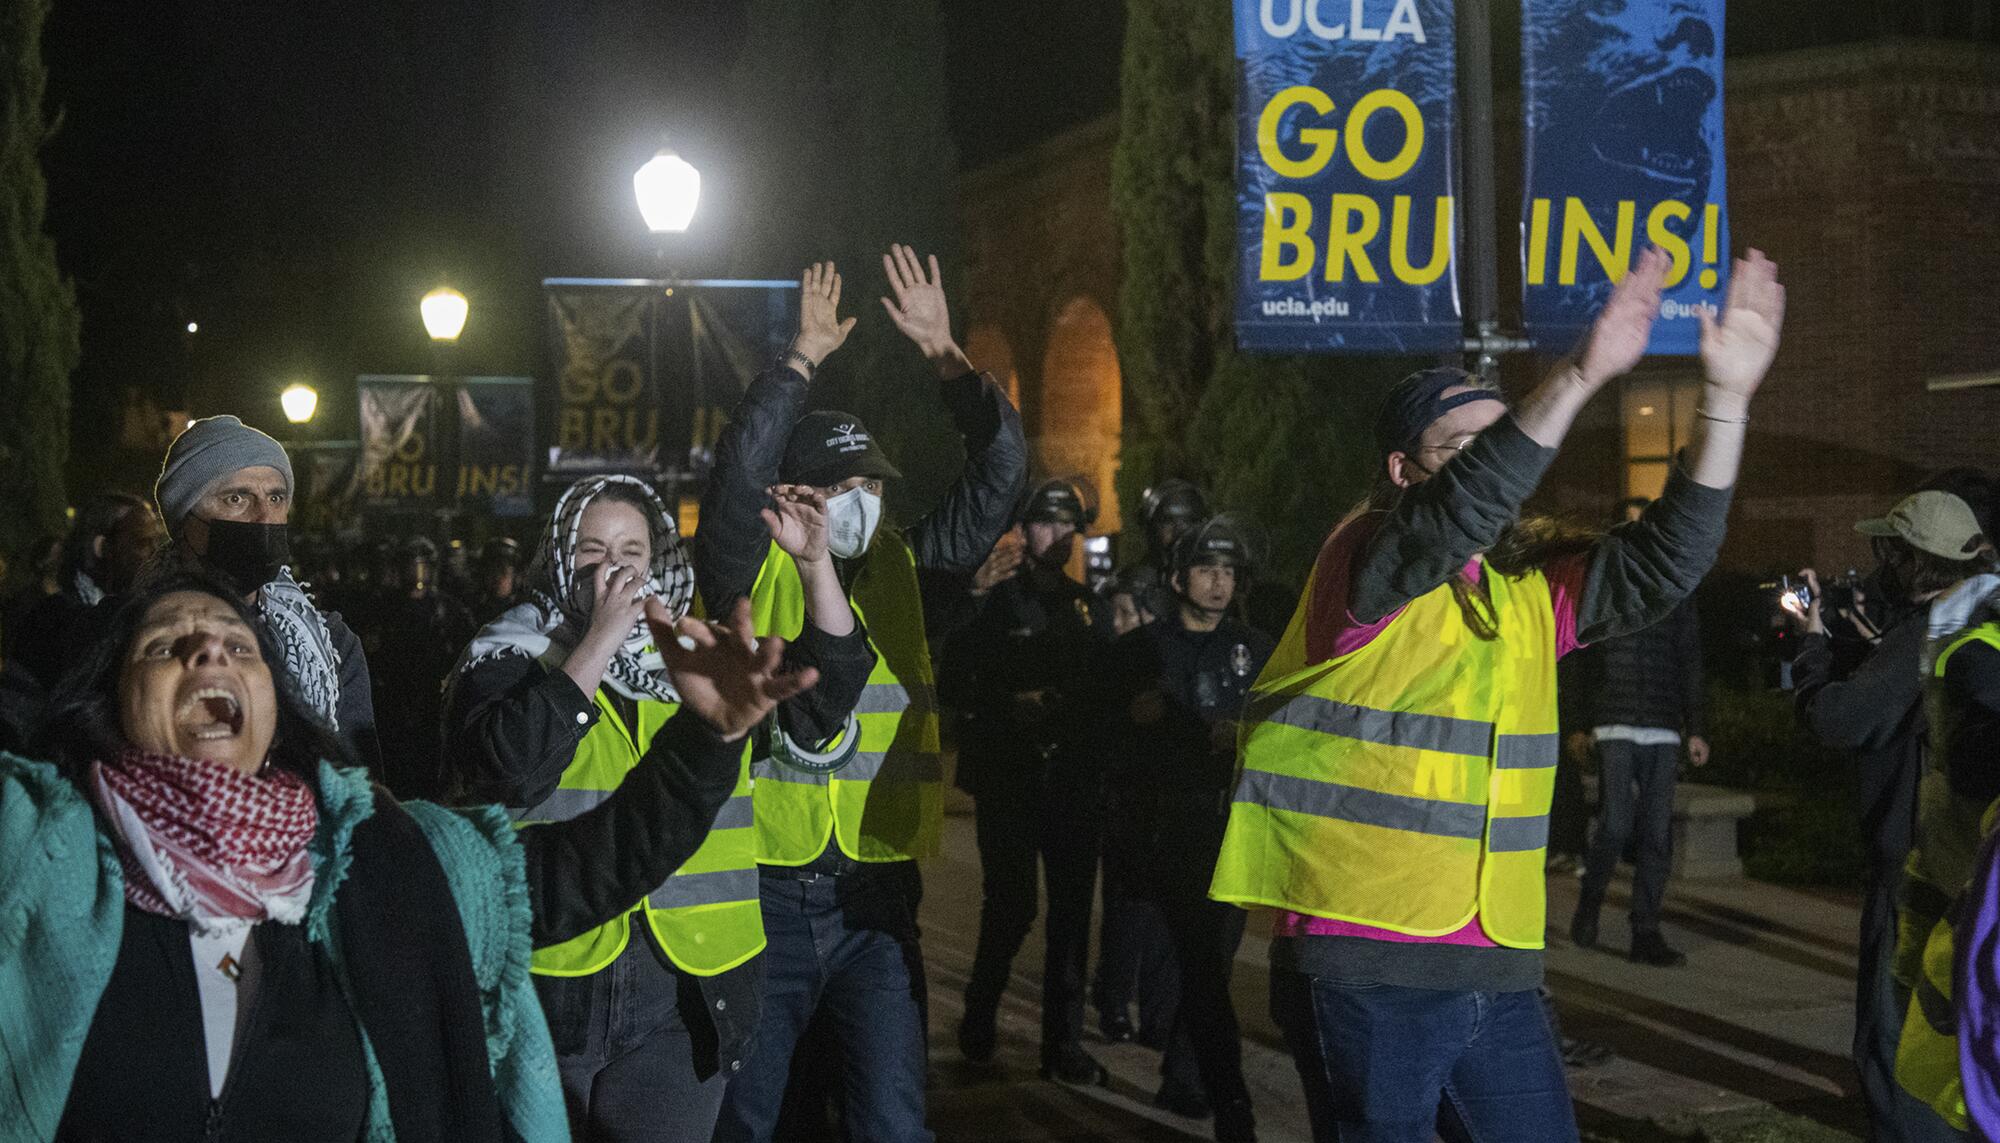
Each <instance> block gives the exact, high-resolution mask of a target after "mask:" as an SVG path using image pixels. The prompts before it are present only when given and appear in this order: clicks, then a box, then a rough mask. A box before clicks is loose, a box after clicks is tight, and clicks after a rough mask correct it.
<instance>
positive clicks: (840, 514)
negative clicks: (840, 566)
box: [826, 488, 882, 560]
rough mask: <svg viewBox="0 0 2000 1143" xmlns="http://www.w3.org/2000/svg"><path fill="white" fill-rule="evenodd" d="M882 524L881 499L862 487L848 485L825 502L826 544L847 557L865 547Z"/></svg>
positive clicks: (861, 551)
mask: <svg viewBox="0 0 2000 1143" xmlns="http://www.w3.org/2000/svg"><path fill="white" fill-rule="evenodd" d="M881 523H882V498H881V497H880V496H878V495H876V494H875V493H873V492H870V491H868V490H867V489H866V488H850V489H848V490H847V491H845V492H843V493H841V494H840V495H838V496H835V497H832V498H830V499H828V500H827V502H826V546H827V549H828V550H829V551H831V552H832V553H833V554H834V555H835V556H837V557H839V558H840V559H843V560H851V559H853V558H854V557H856V556H858V555H860V554H861V553H863V552H865V551H867V550H868V545H869V543H870V542H872V541H873V540H874V539H875V529H876V527H877V526H879V525H880V524H881Z"/></svg>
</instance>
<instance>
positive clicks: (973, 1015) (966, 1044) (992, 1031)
mask: <svg viewBox="0 0 2000 1143" xmlns="http://www.w3.org/2000/svg"><path fill="white" fill-rule="evenodd" d="M999 1046H1000V1029H999V1028H998V1027H996V1026H995V1023H994V1013H992V1012H990V1011H985V1010H974V1009H973V1008H972V1007H971V1006H970V1005H968V1006H967V1007H966V1009H965V1018H964V1019H963V1020H960V1021H959V1022H958V1050H959V1051H960V1052H961V1053H963V1054H964V1056H965V1058H966V1061H967V1062H968V1063H974V1064H979V1065H981V1066H984V1065H986V1064H990V1063H992V1062H993V1053H994V1051H995V1050H996V1049H997V1048H998V1047H999Z"/></svg>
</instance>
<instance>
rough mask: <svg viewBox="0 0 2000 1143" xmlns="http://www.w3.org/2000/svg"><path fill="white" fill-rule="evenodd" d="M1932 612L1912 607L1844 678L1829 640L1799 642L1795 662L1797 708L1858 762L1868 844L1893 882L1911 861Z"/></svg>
mask: <svg viewBox="0 0 2000 1143" xmlns="http://www.w3.org/2000/svg"><path fill="white" fill-rule="evenodd" d="M1929 622H1930V609H1929V608H1924V607H1918V608H1912V609H1910V610H1907V611H1905V612H1904V613H1903V615H1902V617H1901V618H1900V619H1898V620H1896V621H1895V622H1893V623H1891V624H1890V626H1889V629H1888V630H1887V631H1884V632H1883V633H1882V640H1881V642H1879V643H1877V644H1876V645H1875V649H1874V651H1872V652H1871V653H1870V654H1869V655H1868V657H1867V658H1865V659H1863V660H1862V661H1861V663H1860V664H1859V665H1858V666H1856V667H1855V668H1854V670H1853V672H1852V673H1850V674H1845V675H1843V674H1842V673H1840V672H1838V671H1837V669H1836V667H1835V663H1834V648H1833V644H1832V642H1831V641H1830V640H1828V639H1827V637H1826V636H1824V635H1807V636H1806V637H1805V638H1804V639H1802V640H1800V641H1799V651H1798V655H1797V656H1796V657H1795V658H1794V659H1793V660H1792V680H1793V686H1794V687H1795V688H1796V689H1795V691H1794V694H1793V700H1792V701H1793V705H1794V707H1795V709H1796V710H1797V712H1798V717H1799V721H1800V723H1802V724H1803V725H1804V726H1805V728H1806V729H1807V730H1808V731H1811V732H1812V735H1813V737H1814V738H1817V739H1818V740H1819V741H1820V742H1821V743H1822V744H1824V745H1826V746H1830V747H1833V748H1834V749H1836V750H1840V751H1843V752H1845V753H1847V754H1848V755H1850V756H1851V757H1852V758H1853V759H1854V764H1855V770H1856V785H1857V791H1856V793H1857V796H1858V798H1859V800H1860V809H1861V832H1862V837H1863V839H1864V840H1865V842H1866V844H1867V845H1868V847H1869V862H1870V864H1871V866H1872V867H1873V868H1874V869H1875V870H1876V871H1877V872H1878V874H1879V875H1887V876H1893V875H1895V873H1896V871H1898V870H1900V869H1901V868H1902V865H1903V860H1904V859H1905V858H1906V857H1908V856H1909V854H1910V846H1911V845H1912V844H1913V843H1914V841H1915V836H1916V820H1917V780H1918V779H1919V778H1921V777H1922V776H1923V768H1924V756H1925V755H1924V751H1925V749H1926V743H1925V739H1926V735H1927V731H1928V727H1929V719H1927V718H1926V717H1925V714H1924V702H1923V697H1924V681H1923V678H1922V676H1921V675H1919V674H1918V671H1917V668H1918V665H1919V663H1920V662H1921V661H1922V658H1923V649H1924V639H1925V634H1926V629H1927V627H1928V626H1929Z"/></svg>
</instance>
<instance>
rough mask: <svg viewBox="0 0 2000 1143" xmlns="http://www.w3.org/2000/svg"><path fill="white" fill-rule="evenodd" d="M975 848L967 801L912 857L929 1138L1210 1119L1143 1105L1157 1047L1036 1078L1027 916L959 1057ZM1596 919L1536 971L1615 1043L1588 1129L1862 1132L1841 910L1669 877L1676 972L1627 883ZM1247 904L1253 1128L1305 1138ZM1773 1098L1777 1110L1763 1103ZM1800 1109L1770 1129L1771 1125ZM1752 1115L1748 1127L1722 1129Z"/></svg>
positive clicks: (1762, 888)
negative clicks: (1666, 964) (1648, 944)
mask: <svg viewBox="0 0 2000 1143" xmlns="http://www.w3.org/2000/svg"><path fill="white" fill-rule="evenodd" d="M978 870H979V864H978V855H977V852H976V850H975V849H974V847H973V842H972V822H971V819H970V818H966V817H952V818H948V819H947V821H946V833H945V851H944V853H943V854H942V855H941V856H940V857H939V858H938V859H937V860H935V861H934V862H931V863H929V864H928V865H927V866H926V868H925V875H924V884H925V897H924V910H923V926H924V948H925V957H926V961H927V964H928V966H929V972H930V989H931V1043H932V1050H931V1065H932V1073H931V1083H932V1092H931V1109H932V1122H933V1126H934V1127H935V1129H936V1131H937V1135H938V1138H939V1139H940V1140H948V1141H957V1140H965V1141H968V1143H1002V1141H1007V1143H1012V1141H1017V1140H1019V1141H1026V1140H1086V1139H1092V1140H1099V1139H1101V1140H1135V1141H1136V1140H1148V1141H1151V1140H1183V1139H1191V1138H1192V1139H1202V1138H1207V1137H1208V1132H1207V1126H1206V1124H1202V1123H1196V1122H1193V1121H1190V1120H1185V1119H1179V1118H1176V1117H1174V1116H1171V1115H1167V1114H1165V1113H1163V1112H1158V1111H1155V1110H1154V1109H1153V1108H1152V1106H1151V1104H1150V1100H1151V1096H1152V1092H1153V1090H1154V1088H1155V1087H1156V1086H1157V1078H1156V1069H1157V1067H1158V1065H1159V1057H1158V1055H1157V1054H1156V1053H1153V1052H1149V1051H1147V1050H1145V1049H1142V1048H1139V1047H1136V1046H1133V1045H1129V1044H1126V1045H1118V1046H1111V1045H1107V1044H1103V1043H1093V1044H1091V1045H1090V1047H1091V1049H1092V1051H1093V1052H1095V1053H1096V1054H1097V1055H1098V1057H1099V1058H1100V1059H1102V1060H1103V1061H1104V1063H1105V1064H1106V1065H1107V1066H1108V1067H1109V1068H1110V1070H1111V1072H1112V1083H1111V1086H1110V1087H1109V1088H1104V1089H1092V1090H1077V1089H1071V1088H1065V1087H1062V1086H1060V1085H1057V1084H1054V1083H1049V1082H1046V1081H1043V1080H1041V1079H1040V1078H1038V1077H1037V1076H1036V1074H1035V1069H1036V1063H1037V1059H1038V1057H1037V1043H1038V1034H1039V1033H1038V1029H1039V1018H1040V1017H1039V1013H1040V1007H1039V1004H1040V974H1041V953H1040V949H1041V933H1040V929H1039V926H1038V927H1037V930H1036V932H1035V933H1034V934H1033V935H1031V936H1030V937H1029V940H1028V945H1027V947H1026V948H1024V949H1023V952H1022V956H1021V957H1020V959H1019V960H1018V961H1017V962H1016V964H1015V966H1014V979H1013V984H1012V986H1011V987H1010V989H1009V992H1008V996H1007V1001H1006V1004H1005V1006H1004V1008H1003V1010H1002V1013H1001V1049H1000V1059H999V1066H998V1067H997V1068H996V1069H993V1070H988V1071H981V1070H975V1069H971V1068H968V1067H967V1066H966V1065H965V1064H964V1063H963V1062H962V1061H961V1060H960V1059H959V1058H958V1053H957V1049H956V1047H955V1046H954V1044H955V1041H954V1029H955V1028H956V1026H957V1022H958V1018H959V1014H960V1012H961V1011H962V1008H961V1005H960V1002H959V993H960V990H961V989H962V988H963V987H964V984H965V973H966V970H967V968H968V967H969V966H970V964H971V962H972V950H973V944H974V940H975V937H976V934H977V931H978V915H979V876H978ZM1622 889H1623V887H1622V885H1621V886H1620V887H1619V888H1618V889H1617V890H1615V891H1614V897H1613V900H1612V903H1611V907H1610V908H1607V910H1606V912H1605V917H1604V932H1605V944H1606V946H1610V947H1615V949H1616V955H1612V954H1608V953H1606V952H1603V951H1591V952H1586V951H1583V950H1579V949H1576V948H1573V947H1571V946H1570V945H1569V943H1568V941H1567V940H1566V939H1564V938H1561V937H1559V936H1555V935H1552V936H1551V938H1550V950H1549V959H1548V965H1549V979H1550V982H1551V984H1552V985H1553V987H1554V988H1555V989H1556V993H1557V996H1558V1000H1559V1003H1560V1006H1561V1011H1562V1017H1563V1020H1564V1021H1565V1030H1567V1031H1569V1032H1570V1033H1571V1034H1572V1035H1582V1036H1586V1037H1588V1038H1591V1039H1594V1040H1598V1041H1601V1042H1603V1043H1605V1044H1608V1045H1610V1046H1611V1047H1613V1048H1615V1049H1616V1050H1617V1052H1618V1054H1619V1058H1618V1059H1617V1060H1616V1061H1614V1062H1612V1063H1610V1064H1607V1065H1604V1066H1602V1067H1599V1068H1594V1069H1590V1070H1587V1071H1581V1072H1576V1073H1573V1074H1572V1076H1571V1089H1572V1091H1573V1092H1574V1093H1575V1096H1576V1101H1577V1111H1578V1117H1579V1120H1580V1121H1581V1122H1582V1124H1583V1126H1584V1130H1585V1133H1586V1136H1588V1137H1591V1138H1595V1139H1601V1140H1618V1141H1629V1143H1640V1141H1653V1140H1663V1139H1667V1138H1675V1137H1679V1138H1686V1137H1688V1134H1689V1132H1690V1131H1691V1130H1693V1129H1694V1128H1696V1127H1703V1128H1705V1130H1706V1131H1707V1132H1708V1134H1707V1135H1705V1136H1703V1137H1707V1138H1714V1139H1718V1140H1719V1139H1724V1138H1731V1139H1733V1138H1746V1139H1747V1138H1752V1137H1754V1138H1758V1139H1792V1138H1813V1139H1836V1140H1837V1139H1844V1138H1852V1137H1858V1136H1859V1134H1860V1132H1861V1126H1860V1123H1861V1120H1860V1116H1861V1110H1860V1102H1859V1098H1858V1097H1857V1096H1856V1095H1855V1090H1856V1088H1855V1080H1854V1075H1853V1069H1852V1068H1851V1066H1850V1065H1849V1064H1848V1061H1847V1042H1848V1037H1849V1035H1850V1030H1851V1027H1852V1021H1853V1006H1852V981H1853V976H1854V966H1855V961H1854V932H1855V928H1856V925H1857V923H1858V912H1857V910H1856V908H1855V907H1854V906H1853V905H1852V904H1850V903H1847V902H1843V901H1838V900H1831V899H1828V898H1824V897H1819V896H1813V895H1809V894H1803V893H1797V892H1793V891H1789V890H1785V889H1780V888H1776V887H1773V886H1769V885H1764V884H1761V883H1757V882H1751V881H1744V880H1727V881H1708V882H1691V883H1686V884H1676V885H1674V886H1673V887H1672V888H1671V889H1670V891H1669V901H1668V906H1669V913H1668V917H1667V928H1666V932H1667V937H1668V939H1669V940H1670V941H1671V942H1673V943H1674V944H1675V945H1677V946H1678V947H1680V948H1682V949H1684V950H1686V952H1687V953H1688V955H1689V963H1688V965H1687V966H1686V967H1685V968H1680V969H1654V968H1643V967H1639V966H1635V965H1631V964H1629V963H1627V962H1626V960H1625V959H1624V956H1623V946H1624V915H1623V913H1622V908H1623V905H1624V898H1623V897H1622V896H1618V895H1616V894H1617V893H1620V892H1622ZM1549 896H1550V910H1549V912H1550V916H1551V918H1552V919H1553V921H1554V925H1553V928H1555V929H1557V930H1566V928H1567V925H1568V919H1569V914H1570V909H1571V906H1572V904H1573V902H1574V901H1575V898H1576V881H1575V879H1574V878H1573V877H1558V878H1553V879H1552V880H1551V882H1550V886H1549ZM1259 933H1260V925H1259V923H1258V921H1257V919H1255V918H1253V919H1252V921H1251V936H1250V937H1249V938H1248V939H1247V940H1245V942H1244V946H1243V951H1242V954H1241V956H1240V957H1239V959H1238V963H1237V971H1236V988H1235V992H1236V997H1237V1010H1238V1014H1239V1016H1240V1017H1241V1019H1242V1021H1243V1025H1244V1041H1245V1042H1244V1063H1245V1069H1246V1072H1247V1074H1248V1078H1249V1081H1250V1087H1251V1093H1252V1096H1253V1098H1254V1099H1255V1101H1256V1107H1257V1116H1258V1123H1259V1134H1260V1137H1261V1138H1262V1139H1264V1140H1265V1141H1267V1143H1287V1141H1290V1140H1305V1139H1308V1138H1309V1133H1308V1131H1307V1129H1306V1121H1305V1111H1304V1108H1303V1106H1302V1104H1301V1102H1300V1098H1299V1090H1298V1077H1297V1075H1296V1074H1295V1073H1294V1072H1293V1071H1292V1067H1291V1061H1290V1058H1289V1057H1288V1056H1286V1055H1285V1054H1284V1052H1283V1050H1282V1047H1281V1046H1280V1040H1279V1038H1278V1033H1277V1029H1276V1028H1275V1027H1274V1026H1273V1025H1272V1023H1271V1018H1270V1013H1269V1010H1268V1003H1267V1000H1266V988H1267V985H1268V975H1267V973H1266V970H1265V962H1266V955H1267V949H1268V944H1267V942H1266V941H1265V940H1264V939H1263V938H1262V937H1261V936H1260V935H1259ZM1774 1109H1775V1110H1774ZM1788 1117H1798V1119H1797V1120H1795V1121H1792V1126H1790V1127H1787V1128H1780V1129H1776V1132H1775V1133H1771V1132H1772V1131H1773V1129H1772V1128H1771V1127H1770V1126H1769V1121H1771V1120H1773V1119H1778V1120H1785V1119H1787V1118H1788ZM1745 1121H1756V1122H1757V1123H1758V1124H1759V1126H1758V1127H1757V1128H1756V1129H1755V1131H1752V1132H1745V1133H1742V1134H1736V1133H1733V1132H1732V1131H1731V1130H1730V1129H1727V1128H1726V1127H1725V1126H1724V1125H1727V1124H1734V1123H1742V1122H1745Z"/></svg>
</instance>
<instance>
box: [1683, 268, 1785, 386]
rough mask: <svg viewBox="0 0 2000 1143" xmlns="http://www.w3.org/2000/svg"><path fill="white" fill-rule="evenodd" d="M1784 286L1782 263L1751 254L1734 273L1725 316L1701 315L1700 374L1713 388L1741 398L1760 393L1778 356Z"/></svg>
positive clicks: (1732, 271) (1723, 312) (1730, 283)
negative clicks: (1779, 279) (1759, 390)
mask: <svg viewBox="0 0 2000 1143" xmlns="http://www.w3.org/2000/svg"><path fill="white" fill-rule="evenodd" d="M1784 325H1785V287H1784V284H1783V283H1782V282H1779V281H1778V264H1777V263H1776V262H1773V261H1771V260H1770V259H1769V258H1766V257H1764V252H1763V251H1761V250H1752V251H1750V253H1749V256H1748V257H1744V258H1738V259H1737V260H1736V264H1735V265H1734V266H1733V267H1732V268H1731V269H1730V273H1729V294H1728V296H1727V298H1726V299H1725V300H1724V302H1723V306H1722V316H1721V317H1720V318H1711V317H1709V316H1708V314H1706V313H1703V314H1702V315H1701V369H1702V375H1703V376H1704V377H1705V378H1706V379H1707V380H1708V383H1709V384H1711V385H1714V386H1716V387H1717V388H1719V389H1723V390H1727V391H1728V392H1731V393H1735V394H1737V395H1739V396H1743V397H1748V396H1750V395H1751V394H1752V393H1755V392H1756V391H1757V386H1758V385H1760V384H1762V383H1763V381H1764V374H1765V373H1767V372H1769V371H1770V368H1771V361H1772V359H1773V358H1775V357H1777V355H1778V337H1779V334H1780V332H1781V331H1782V330H1783V328H1784Z"/></svg>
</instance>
